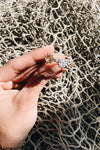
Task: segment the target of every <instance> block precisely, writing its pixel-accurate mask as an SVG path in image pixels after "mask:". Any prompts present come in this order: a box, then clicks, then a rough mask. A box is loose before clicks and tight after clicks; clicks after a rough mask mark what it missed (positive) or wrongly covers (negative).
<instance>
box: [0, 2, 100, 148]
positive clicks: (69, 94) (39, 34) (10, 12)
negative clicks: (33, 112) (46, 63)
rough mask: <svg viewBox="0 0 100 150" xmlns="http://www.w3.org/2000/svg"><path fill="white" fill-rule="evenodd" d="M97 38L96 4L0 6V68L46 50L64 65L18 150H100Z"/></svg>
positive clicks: (42, 97)
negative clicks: (59, 57)
mask: <svg viewBox="0 0 100 150" xmlns="http://www.w3.org/2000/svg"><path fill="white" fill-rule="evenodd" d="M99 36H100V1H99V0H84V1H82V0H1V2H0V65H3V64H5V63H6V62H7V61H8V60H10V59H12V58H15V57H16V56H20V55H22V54H24V53H26V52H28V51H31V50H32V49H35V48H37V47H41V46H45V45H48V44H53V45H55V51H56V52H62V53H64V54H65V56H66V61H67V63H68V65H69V69H68V70H67V71H66V72H64V73H63V75H62V77H61V78H59V79H57V80H51V81H49V82H48V83H47V85H46V86H45V87H44V88H43V90H42V92H41V93H40V97H39V102H38V119H37V122H36V124H35V126H34V127H33V128H32V130H31V131H30V133H29V135H28V138H27V140H26V144H25V146H24V147H23V148H22V149H23V150H100V70H99V69H100V68H99V67H100V66H99V65H100V37H99Z"/></svg>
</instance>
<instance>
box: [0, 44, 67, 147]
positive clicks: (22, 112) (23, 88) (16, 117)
mask: <svg viewBox="0 0 100 150" xmlns="http://www.w3.org/2000/svg"><path fill="white" fill-rule="evenodd" d="M48 53H51V54H53V55H55V56H56V57H59V58H64V55H62V54H55V53H54V47H53V46H47V47H44V48H39V49H37V50H33V51H31V52H29V53H26V54H24V55H22V56H20V57H17V58H15V59H12V60H10V61H9V62H8V63H6V64H5V65H4V66H2V67H1V68H0V145H2V146H3V147H7V148H10V147H12V148H15V147H18V146H20V145H21V144H22V143H23V141H24V140H25V138H26V137H27V135H28V133H29V131H30V129H31V128H32V126H33V125H34V124H35V121H36V118H37V101H38V97H39V93H40V91H41V90H42V88H43V87H44V85H45V84H46V83H47V82H48V80H49V79H56V78H58V77H60V76H61V72H62V71H64V70H65V69H61V68H59V67H58V65H57V63H56V62H53V63H51V64H47V63H46V62H45V61H44V57H45V55H46V54H48Z"/></svg>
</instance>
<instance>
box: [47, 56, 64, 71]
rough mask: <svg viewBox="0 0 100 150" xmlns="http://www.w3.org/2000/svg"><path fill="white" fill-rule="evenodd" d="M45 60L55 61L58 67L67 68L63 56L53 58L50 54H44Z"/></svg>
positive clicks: (48, 61)
mask: <svg viewBox="0 0 100 150" xmlns="http://www.w3.org/2000/svg"><path fill="white" fill-rule="evenodd" d="M45 61H46V63H52V62H57V63H58V66H59V67H60V68H67V64H66V61H65V59H64V58H62V59H57V58H54V57H53V55H52V54H47V55H46V56H45Z"/></svg>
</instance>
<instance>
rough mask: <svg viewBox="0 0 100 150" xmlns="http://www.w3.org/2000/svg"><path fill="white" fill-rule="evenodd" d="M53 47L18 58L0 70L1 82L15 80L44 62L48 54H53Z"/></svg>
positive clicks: (40, 49) (37, 50) (33, 51)
mask: <svg viewBox="0 0 100 150" xmlns="http://www.w3.org/2000/svg"><path fill="white" fill-rule="evenodd" d="M53 52H54V47H53V46H46V47H43V48H38V49H36V50H32V51H31V52H29V53H26V54H24V55H22V56H20V57H17V58H15V59H13V60H11V61H9V62H8V63H6V64H5V65H4V66H2V67H1V68H0V81H9V80H13V79H14V78H15V77H16V76H17V75H18V74H19V73H21V72H22V71H23V70H26V69H27V68H29V67H32V66H33V65H35V64H36V63H37V62H39V61H40V60H43V59H44V57H45V55H46V54H47V53H51V54H52V53H53Z"/></svg>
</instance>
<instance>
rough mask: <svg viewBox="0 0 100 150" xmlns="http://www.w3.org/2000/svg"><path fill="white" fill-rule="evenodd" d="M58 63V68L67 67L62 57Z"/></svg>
mask: <svg viewBox="0 0 100 150" xmlns="http://www.w3.org/2000/svg"><path fill="white" fill-rule="evenodd" d="M58 65H59V67H60V68H67V65H66V61H65V60H64V59H59V60H58Z"/></svg>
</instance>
